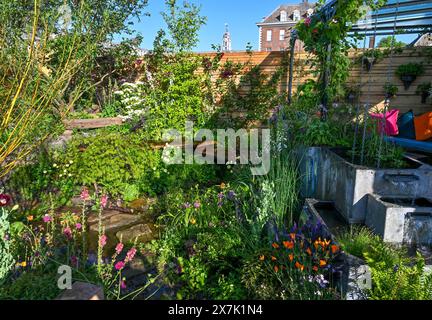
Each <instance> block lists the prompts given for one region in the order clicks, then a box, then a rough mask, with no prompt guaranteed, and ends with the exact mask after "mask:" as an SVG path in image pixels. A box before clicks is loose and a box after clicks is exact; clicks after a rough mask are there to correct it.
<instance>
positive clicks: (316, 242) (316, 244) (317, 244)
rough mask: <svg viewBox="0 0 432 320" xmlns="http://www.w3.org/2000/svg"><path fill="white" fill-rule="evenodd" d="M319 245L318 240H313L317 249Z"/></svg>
mask: <svg viewBox="0 0 432 320" xmlns="http://www.w3.org/2000/svg"><path fill="white" fill-rule="evenodd" d="M319 245H320V243H319V241H318V240H315V242H314V247H315V249H316V250H318V247H319Z"/></svg>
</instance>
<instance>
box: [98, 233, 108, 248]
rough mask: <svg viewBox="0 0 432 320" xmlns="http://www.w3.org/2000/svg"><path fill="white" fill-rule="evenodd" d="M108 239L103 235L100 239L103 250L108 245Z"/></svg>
mask: <svg viewBox="0 0 432 320" xmlns="http://www.w3.org/2000/svg"><path fill="white" fill-rule="evenodd" d="M107 240H108V237H107V236H106V235H104V234H103V235H101V237H100V238H99V245H100V246H101V247H102V248H103V247H105V245H106V244H107Z"/></svg>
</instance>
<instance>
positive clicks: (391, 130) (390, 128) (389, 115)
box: [369, 109, 399, 136]
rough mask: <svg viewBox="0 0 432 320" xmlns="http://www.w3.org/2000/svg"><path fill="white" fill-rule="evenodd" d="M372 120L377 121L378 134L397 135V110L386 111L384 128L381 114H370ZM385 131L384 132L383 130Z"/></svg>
mask: <svg viewBox="0 0 432 320" xmlns="http://www.w3.org/2000/svg"><path fill="white" fill-rule="evenodd" d="M369 115H370V116H371V117H372V118H373V119H377V120H378V132H379V133H380V134H381V132H383V131H384V132H385V134H386V135H387V136H397V135H398V134H399V128H398V125H397V120H398V116H399V110H397V109H394V110H390V111H387V112H386V114H385V127H384V123H383V116H384V115H383V114H382V113H370V114H369ZM384 129H385V130H384Z"/></svg>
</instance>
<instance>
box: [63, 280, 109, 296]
mask: <svg viewBox="0 0 432 320" xmlns="http://www.w3.org/2000/svg"><path fill="white" fill-rule="evenodd" d="M104 299H105V297H104V291H103V288H102V287H100V286H97V285H94V284H91V283H86V282H79V281H77V282H75V283H74V284H72V289H70V290H65V291H63V292H62V293H61V294H60V295H59V296H58V297H57V298H56V299H55V300H104Z"/></svg>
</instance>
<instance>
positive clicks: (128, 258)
mask: <svg viewBox="0 0 432 320" xmlns="http://www.w3.org/2000/svg"><path fill="white" fill-rule="evenodd" d="M136 253H137V249H135V248H132V249H130V250H129V251H128V252H127V254H126V261H132V260H133V258H134V257H135V255H136Z"/></svg>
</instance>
